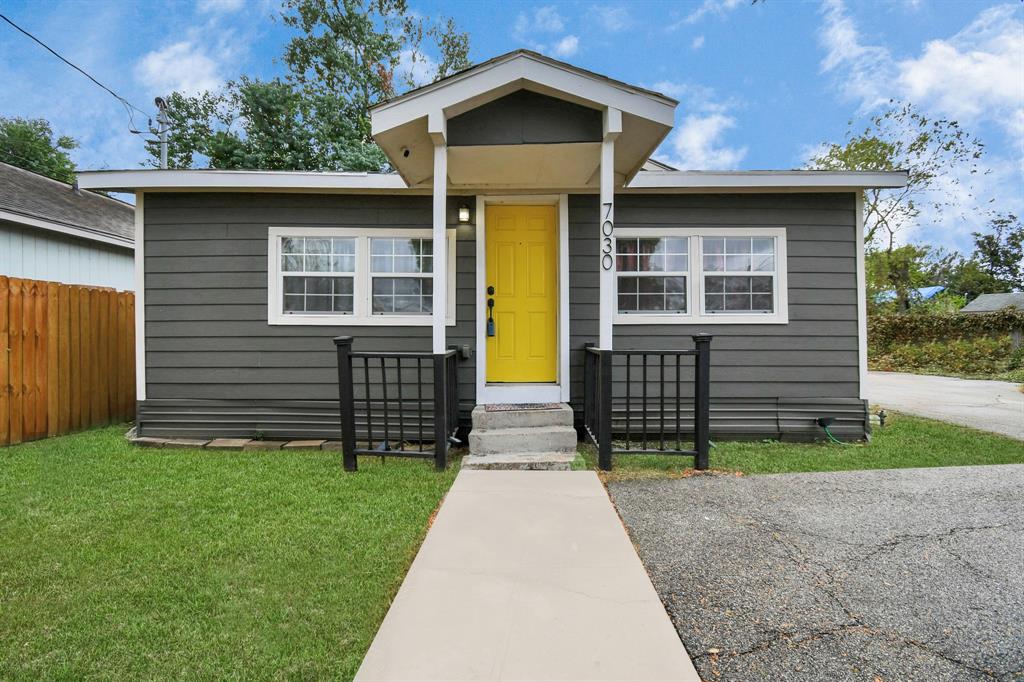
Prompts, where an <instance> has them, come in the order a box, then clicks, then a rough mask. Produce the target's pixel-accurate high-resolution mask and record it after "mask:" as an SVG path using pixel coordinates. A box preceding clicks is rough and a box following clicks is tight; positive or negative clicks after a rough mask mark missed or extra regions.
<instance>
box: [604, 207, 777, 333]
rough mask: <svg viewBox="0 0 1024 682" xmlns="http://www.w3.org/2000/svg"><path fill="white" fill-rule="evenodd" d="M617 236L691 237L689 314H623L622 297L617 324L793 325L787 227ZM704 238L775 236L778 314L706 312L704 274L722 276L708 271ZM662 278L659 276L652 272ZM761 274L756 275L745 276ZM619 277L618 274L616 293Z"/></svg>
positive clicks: (619, 233)
mask: <svg viewBox="0 0 1024 682" xmlns="http://www.w3.org/2000/svg"><path fill="white" fill-rule="evenodd" d="M615 236H616V237H631V238H636V237H652V238H653V237H687V238H689V240H690V241H689V245H688V247H687V254H688V257H689V265H690V270H689V272H688V273H687V277H686V279H687V282H686V310H687V312H685V313H661V314H659V313H653V312H652V313H620V312H618V295H617V293H616V296H615V301H614V303H613V305H615V306H616V308H615V315H614V322H615V324H630V325H635V324H689V325H693V324H702V325H704V324H788V323H789V296H788V292H789V282H788V268H787V264H788V261H787V259H786V228H784V227H742V226H735V227H702V228H689V227H686V228H684V227H653V228H643V227H620V228H616V230H615ZM701 237H772V238H774V239H775V272H774V273H764V274H766V275H767V274H772V275H773V282H772V283H773V289H772V300H773V302H774V306H775V311H774V312H771V313H707V312H705V311H704V275H705V274H708V275H712V276H714V275H718V274H721V273H717V272H708V273H705V272H704V252H703V246H704V245H703V240H702V239H701ZM624 274H625V273H624ZM650 274H652V275H658V273H650ZM744 274H750V275H757V274H758V273H756V272H751V273H744ZM618 275H619V273H618V272H616V273H615V286H616V292H617V291H618V281H619V280H618Z"/></svg>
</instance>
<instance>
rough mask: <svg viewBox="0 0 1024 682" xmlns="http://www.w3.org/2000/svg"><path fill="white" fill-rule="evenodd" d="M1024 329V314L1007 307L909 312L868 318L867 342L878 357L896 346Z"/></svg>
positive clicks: (994, 334) (996, 335)
mask: <svg viewBox="0 0 1024 682" xmlns="http://www.w3.org/2000/svg"><path fill="white" fill-rule="evenodd" d="M1015 328H1017V329H1020V328H1024V311H1021V310H1016V309H1013V308H1006V309H1004V310H1000V311H999V312H995V313H978V314H971V313H927V312H921V313H914V312H911V313H907V314H904V315H897V314H884V315H872V316H870V317H869V318H868V343H869V346H870V347H871V348H872V349H873V350H874V351H876V352H877V353H879V354H885V353H887V352H888V350H889V349H890V348H892V347H894V346H898V345H903V344H917V343H922V342H928V341H949V340H967V339H976V338H979V337H1000V336H1004V335H1007V334H1009V333H1010V331H1011V330H1013V329H1015Z"/></svg>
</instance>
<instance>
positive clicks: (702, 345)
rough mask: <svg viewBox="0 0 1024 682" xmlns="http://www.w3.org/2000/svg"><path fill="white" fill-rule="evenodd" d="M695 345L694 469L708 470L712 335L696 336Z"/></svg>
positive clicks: (694, 338)
mask: <svg viewBox="0 0 1024 682" xmlns="http://www.w3.org/2000/svg"><path fill="white" fill-rule="evenodd" d="M693 345H694V348H696V350H697V358H696V365H697V366H696V371H695V372H694V379H693V382H694V387H693V388H694V391H693V393H694V398H695V400H694V404H693V440H694V443H693V446H694V450H696V451H697V456H696V457H695V458H694V459H695V462H694V468H696V469H699V470H704V469H707V468H708V451H709V450H710V448H711V442H710V439H711V335H710V334H695V335H694V337H693Z"/></svg>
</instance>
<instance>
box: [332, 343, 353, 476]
mask: <svg viewBox="0 0 1024 682" xmlns="http://www.w3.org/2000/svg"><path fill="white" fill-rule="evenodd" d="M334 345H335V347H337V349H338V414H339V417H340V419H339V421H340V426H341V457H342V463H343V464H344V466H345V471H355V470H356V410H355V391H354V389H353V386H352V337H351V336H337V337H335V338H334Z"/></svg>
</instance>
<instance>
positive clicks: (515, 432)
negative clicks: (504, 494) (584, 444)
mask: <svg viewBox="0 0 1024 682" xmlns="http://www.w3.org/2000/svg"><path fill="white" fill-rule="evenodd" d="M469 451H470V452H471V453H473V454H474V455H491V454H504V453H515V452H575V451H576V430H575V429H573V428H572V427H569V426H551V427H541V428H527V429H494V430H475V431H471V432H470V433H469Z"/></svg>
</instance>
